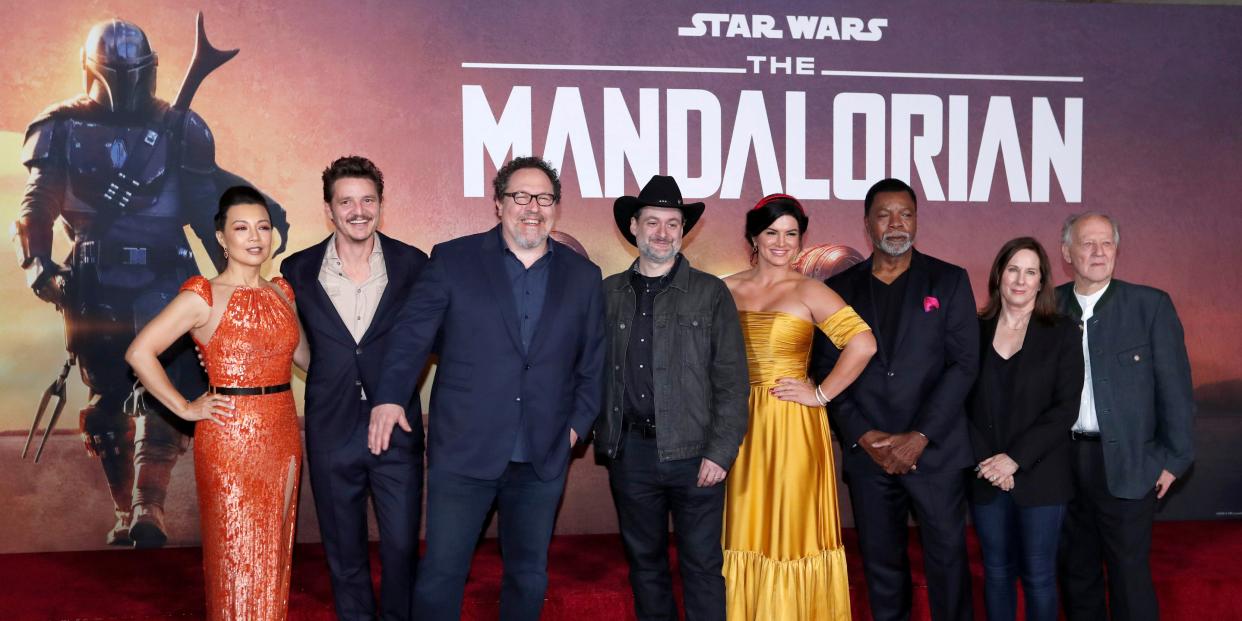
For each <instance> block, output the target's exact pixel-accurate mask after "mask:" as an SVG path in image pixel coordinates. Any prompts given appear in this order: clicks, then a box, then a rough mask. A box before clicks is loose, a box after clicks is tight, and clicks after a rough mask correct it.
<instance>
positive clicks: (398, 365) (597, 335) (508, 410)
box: [374, 226, 604, 480]
mask: <svg viewBox="0 0 1242 621" xmlns="http://www.w3.org/2000/svg"><path fill="white" fill-rule="evenodd" d="M548 243H549V244H551V245H552V256H551V257H550V259H551V264H550V265H549V270H550V271H549V273H548V288H547V293H546V297H545V298H544V305H543V313H542V315H541V316H540V318H539V322H538V325H537V326H536V328H535V334H534V337H533V339H532V340H531V344H530V351H523V348H522V341H521V334H520V326H519V324H518V319H517V311H516V303H515V302H514V300H513V289H512V287H511V286H510V284H509V280H508V277H507V274H506V272H505V268H504V263H503V261H504V258H505V257H504V250H505V248H504V241H503V239H502V238H501V235H500V227H499V226H497V227H496V228H493V229H492V230H490V231H488V232H486V233H479V234H476V235H469V236H466V237H459V238H457V239H454V240H451V241H447V242H444V243H442V244H438V245H437V246H436V247H435V248H433V249H432V251H431V260H430V262H428V264H427V267H426V269H424V270H423V273H422V275H421V276H420V277H419V279H418V282H417V283H416V284H415V286H414V290H413V292H412V293H411V295H409V296H408V297H407V298H406V300H405V304H404V305H403V306H402V308H401V310H400V312H399V314H398V316H397V320H396V321H397V323H396V326H395V327H394V329H393V330H392V333H391V334H390V336H389V337H388V338H389V346H388V355H387V357H386V358H385V361H384V367H385V369H384V374H383V376H382V378H381V379H380V383H379V389H378V391H377V392H376V393H375V400H374V401H375V403H376V404H382V403H397V404H405V403H409V401H410V395H411V394H412V393H413V391H414V381H415V379H416V378H417V376H418V373H419V371H420V370H421V369H422V367H423V363H424V360H425V359H426V358H427V354H428V353H429V352H430V351H431V348H432V345H433V343H434V342H435V341H436V339H437V335H439V338H440V342H439V351H440V359H439V364H438V367H437V368H436V373H435V380H434V384H433V386H432V391H431V412H430V413H429V444H428V451H427V458H428V464H429V466H430V467H432V468H442V469H444V470H445V471H448V472H452V473H455V474H461V475H465V476H470V477H475V478H479V479H496V478H499V477H500V475H501V474H502V473H503V472H504V470H505V468H506V467H507V466H508V464H509V458H510V457H511V456H512V454H513V447H514V442H515V439H516V437H517V435H516V434H518V433H519V432H521V433H525V434H526V447H527V450H528V455H529V456H530V458H531V462H532V465H533V466H534V468H535V473H536V474H537V475H538V476H539V477H540V478H541V479H544V480H547V479H551V478H553V477H556V476H559V475H560V474H561V473H562V472H563V471H564V469H565V467H566V466H567V465H568V463H569V452H570V450H569V429H570V427H572V428H573V429H574V430H575V431H577V432H578V437H579V438H585V437H586V435H587V434H588V433H589V432H590V431H591V426H592V425H593V424H594V422H595V417H596V416H597V415H598V414H599V410H600V400H601V395H602V392H603V367H604V295H603V287H602V283H601V278H600V270H599V267H597V266H596V265H595V264H594V263H591V262H590V261H589V260H587V259H586V258H584V257H582V256H581V255H579V254H578V253H576V252H574V251H573V250H572V249H571V248H569V247H568V246H565V245H562V244H559V243H557V242H555V241H552V240H549V241H548ZM515 404H516V406H517V407H515ZM517 408H520V411H521V418H524V419H525V424H524V425H523V424H522V421H520V420H519V416H517V415H516V414H515V412H516V411H517Z"/></svg>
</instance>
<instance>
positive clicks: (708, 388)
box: [595, 175, 750, 621]
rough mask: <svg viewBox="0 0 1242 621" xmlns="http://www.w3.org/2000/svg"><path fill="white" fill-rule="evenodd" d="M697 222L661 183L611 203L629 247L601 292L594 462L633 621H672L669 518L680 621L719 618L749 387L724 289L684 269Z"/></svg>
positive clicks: (699, 206)
mask: <svg viewBox="0 0 1242 621" xmlns="http://www.w3.org/2000/svg"><path fill="white" fill-rule="evenodd" d="M702 214H703V203H683V201H682V200H681V191H680V190H679V189H678V187H677V182H676V181H674V180H673V178H672V177H665V176H660V175H657V176H655V177H653V178H652V179H651V181H650V182H648V183H647V185H646V187H644V188H643V190H642V192H640V193H639V195H638V196H636V197H635V196H623V197H621V198H619V199H617V201H616V204H615V205H614V207H613V215H614V217H615V219H616V221H617V226H618V227H619V228H620V229H621V234H622V235H624V236H625V238H626V240H627V241H629V242H630V243H631V244H634V245H635V246H637V247H638V252H639V255H638V260H636V261H635V262H634V264H633V265H632V266H631V267H630V269H627V270H625V271H624V272H621V273H620V274H615V275H613V276H609V277H608V278H607V279H606V280H605V281H604V295H605V297H606V300H605V305H606V308H607V313H608V314H607V324H606V329H607V349H608V359H607V364H606V365H605V367H604V386H605V388H604V411H603V415H602V416H600V417H599V419H598V420H597V421H596V425H595V436H596V442H595V450H596V453H597V454H598V455H599V456H600V457H601V458H602V460H603V461H604V462H606V463H607V464H608V472H609V482H610V484H611V487H612V495H613V500H614V501H615V502H616V504H617V517H618V521H619V523H620V527H621V539H622V541H623V542H624V544H625V553H626V558H627V560H628V561H629V564H630V585H631V587H632V588H633V590H634V608H635V612H636V613H637V616H638V618H639V619H677V618H678V614H677V609H676V606H675V605H674V602H673V583H672V579H671V577H670V575H669V566H668V520H669V515H670V514H672V517H673V524H674V528H675V530H676V533H677V554H678V561H679V563H678V564H679V568H680V570H681V579H682V584H683V586H684V587H685V589H684V590H685V604H686V618H687V619H689V620H692V621H693V620H698V619H719V620H723V619H724V618H725V584H724V578H723V576H722V575H721V568H722V564H723V561H724V558H723V553H722V551H721V547H720V531H721V527H722V520H723V516H724V486H723V485H721V483H722V482H723V481H724V479H725V475H726V473H727V472H728V470H729V467H730V466H731V465H732V464H733V460H734V458H736V457H737V452H738V446H739V445H741V443H742V438H743V437H744V436H745V435H746V422H747V417H748V412H747V400H748V398H749V394H750V381H749V375H748V373H747V369H746V348H745V345H744V344H743V340H742V329H741V326H740V324H739V320H738V315H737V307H735V306H734V304H733V297H732V296H731V295H730V294H729V290H728V288H727V287H726V286H725V284H724V282H723V281H721V280H720V279H719V278H716V277H715V276H712V275H711V274H706V273H703V272H701V271H699V270H696V269H694V268H692V267H690V262H689V261H688V260H686V258H685V257H683V256H682V255H681V252H680V250H681V240H682V236H683V235H684V234H686V233H688V232H689V231H690V229H691V228H693V227H694V225H695V223H696V222H698V219H699V217H700V216H701V215H702Z"/></svg>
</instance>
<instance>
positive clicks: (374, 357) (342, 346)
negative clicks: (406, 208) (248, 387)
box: [280, 233, 427, 451]
mask: <svg viewBox="0 0 1242 621" xmlns="http://www.w3.org/2000/svg"><path fill="white" fill-rule="evenodd" d="M376 235H377V237H378V240H379V244H380V248H381V249H382V250H383V252H384V269H385V270H386V271H387V273H388V284H387V285H386V286H385V287H384V293H383V295H381V296H380V301H379V306H378V307H377V308H376V310H375V317H374V319H372V320H371V325H370V326H369V327H368V328H367V331H366V333H365V334H363V336H362V341H361V342H355V341H354V337H353V335H352V334H350V332H349V328H347V327H346V326H345V322H344V321H342V320H341V316H340V314H338V313H337V312H336V307H335V306H333V305H332V300H331V299H330V298H329V297H328V293H327V292H326V291H324V288H323V285H322V284H320V282H319V270H320V268H321V266H322V265H323V257H324V254H325V253H326V252H327V250H328V244H330V243H332V236H331V235H329V236H328V238H327V239H325V240H323V241H321V242H319V243H318V244H315V245H314V246H311V247H310V248H307V249H305V250H301V251H299V252H297V253H295V254H293V255H292V256H290V257H289V258H287V259H285V260H284V262H282V263H281V264H280V271H281V275H283V276H284V278H285V280H287V281H289V284H290V285H292V286H293V294H294V295H295V296H296V299H297V307H298V318H299V319H301V321H302V329H303V330H304V331H305V333H306V340H307V343H308V344H309V345H310V354H311V360H310V368H309V369H308V370H307V372H306V448H307V450H309V451H321V450H332V449H334V448H337V447H338V446H340V445H342V444H343V443H344V442H345V441H346V440H348V439H349V438H350V437H352V435H353V433H354V429H355V425H359V424H362V425H365V424H367V423H368V422H369V421H370V411H369V410H367V411H363V412H362V413H361V414H359V410H358V401H359V399H360V396H361V393H360V389H365V390H366V394H367V395H368V396H369V397H370V396H374V395H375V393H376V391H377V390H379V388H378V386H379V382H380V372H381V370H382V365H383V363H384V354H385V353H386V351H387V346H386V343H387V338H388V335H389V333H390V332H391V330H392V327H393V325H394V318H395V316H396V312H397V309H398V308H400V306H401V303H402V302H403V301H404V300H405V299H406V298H407V297H409V293H410V289H411V288H412V287H413V284H414V281H415V280H416V278H417V276H418V273H419V271H421V270H422V268H423V265H424V264H425V263H426V262H427V255H426V254H425V253H423V251H422V250H419V249H418V248H415V247H414V246H410V245H409V244H405V243H402V242H399V241H397V240H395V239H392V238H391V237H388V236H386V235H384V234H382V233H377V234H376ZM420 370H421V369H420ZM404 403H405V404H406V412H407V416H408V417H409V421H410V427H411V428H412V429H413V431H412V432H411V433H409V434H408V435H409V436H410V444H411V447H412V448H413V449H414V450H421V449H422V446H423V425H422V404H421V403H420V402H419V400H418V395H417V394H413V395H412V397H411V398H409V399H407V400H406V401H405V402H404ZM393 431H394V435H395V437H396V438H397V440H396V441H395V442H397V443H398V445H399V444H400V438H403V437H405V436H406V435H407V434H406V432H404V431H402V430H401V429H400V428H395V429H394V430H393Z"/></svg>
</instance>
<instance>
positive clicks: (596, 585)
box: [0, 521, 1242, 621]
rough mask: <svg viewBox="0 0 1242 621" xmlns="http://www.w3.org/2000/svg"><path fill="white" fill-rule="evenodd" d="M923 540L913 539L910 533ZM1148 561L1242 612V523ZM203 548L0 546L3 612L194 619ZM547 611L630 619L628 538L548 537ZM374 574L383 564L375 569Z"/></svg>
mask: <svg viewBox="0 0 1242 621" xmlns="http://www.w3.org/2000/svg"><path fill="white" fill-rule="evenodd" d="M845 537H846V543H847V554H848V555H849V565H850V585H851V587H852V588H851V598H852V600H853V605H854V617H855V618H860V619H861V618H867V615H866V612H867V607H866V595H865V592H864V591H865V590H864V589H863V588H862V585H863V583H862V573H861V567H860V564H859V559H858V554H857V548H856V546H855V545H854V532H853V531H852V530H851V529H847V530H846V533H845ZM912 540H914V541H917V537H912ZM1153 548H1154V549H1153V552H1152V567H1153V571H1154V573H1155V576H1156V590H1157V592H1158V595H1159V598H1160V612H1161V617H1162V618H1163V619H1166V620H1181V619H1187V620H1189V619H1196V620H1198V619H1239V618H1242V572H1239V570H1238V564H1239V562H1240V561H1242V522H1226V521H1221V522H1161V523H1158V524H1156V530H1155V537H1154V542H1153ZM911 552H912V554H913V555H914V559H913V562H914V566H915V578H914V580H915V585H916V588H915V614H914V618H915V619H926V618H928V616H927V606H926V602H927V598H926V589H925V587H922V586H920V585H922V584H924V581H923V577H922V571H921V566H922V557H921V555H920V554H919V551H918V549H917V543H916V544H914V545H913V546H912V550H911ZM971 558H972V561H973V563H972V571H973V573H974V577H975V600H976V611H977V612H981V611H982V609H983V607H982V601H981V597H982V587H981V574H980V568H979V563H978V558H979V551H978V547H977V545H976V544H975V543H974V541H973V540H972V541H971ZM201 561H202V556H201V551H200V550H199V549H198V548H178V549H167V550H152V551H139V550H118V551H102V552H57V553H48V554H8V555H0V584H2V585H3V589H0V619H4V620H5V621H19V620H20V621H26V620H29V621H36V620H37V621H44V620H50V619H90V620H92V621H95V620H106V619H127V620H137V619H170V618H176V619H196V618H200V617H201V616H202V614H203V605H202V599H203V589H202V569H201V566H200V563H201ZM549 562H550V569H551V572H552V575H551V577H550V580H549V582H550V586H549V588H548V601H547V605H546V606H545V608H544V619H549V620H552V619H589V620H590V621H606V620H609V619H630V618H632V617H633V612H632V606H631V603H630V594H629V586H628V583H627V582H626V570H625V560H624V558H623V556H622V552H621V544H620V540H619V539H617V538H616V537H615V536H611V535H590V536H588V535H583V536H564V537H558V538H556V540H555V541H553V544H552V550H551V558H550V561H549ZM293 563H294V568H293V588H292V591H293V595H292V597H291V601H290V604H289V608H290V618H291V619H295V620H301V619H308V620H309V619H314V620H318V619H323V620H325V621H330V620H331V619H333V615H332V602H331V596H330V594H329V586H328V576H327V566H326V565H325V563H324V560H323V549H322V548H321V547H320V546H318V545H300V546H298V547H297V549H296V550H295V552H294V558H293ZM377 574H378V572H377ZM499 592H500V559H499V554H498V553H497V546H496V542H495V541H494V540H489V541H487V542H485V543H484V545H483V546H482V548H481V549H480V550H479V553H478V554H477V556H476V557H475V563H474V570H473V573H472V574H471V579H470V584H469V585H468V586H467V591H466V613H465V615H464V617H463V618H466V619H495V618H496V616H497V598H498V594H499Z"/></svg>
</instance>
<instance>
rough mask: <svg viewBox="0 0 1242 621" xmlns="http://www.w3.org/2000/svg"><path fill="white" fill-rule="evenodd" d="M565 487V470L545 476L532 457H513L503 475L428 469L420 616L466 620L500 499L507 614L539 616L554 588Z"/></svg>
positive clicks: (518, 618) (417, 594)
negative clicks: (551, 551) (477, 558)
mask: <svg viewBox="0 0 1242 621" xmlns="http://www.w3.org/2000/svg"><path fill="white" fill-rule="evenodd" d="M567 470H568V469H567ZM564 489H565V472H561V474H560V476H558V477H556V478H554V479H550V480H547V481H543V480H541V479H539V477H538V476H536V475H535V469H534V468H533V467H531V465H530V464H528V463H517V462H510V463H509V467H508V468H507V469H506V470H505V472H504V473H503V474H501V475H500V478H499V479H476V478H473V477H468V476H464V475H460V474H454V473H452V472H447V471H445V470H443V469H441V468H436V467H435V466H434V465H433V466H432V467H430V468H428V469H427V551H426V553H425V554H424V555H423V560H422V562H421V563H420V565H419V572H418V582H417V583H416V584H415V587H414V617H415V618H416V619H421V620H423V621H439V620H453V621H456V620H457V619H460V618H461V603H462V595H463V594H464V592H465V587H466V578H467V576H469V574H470V562H471V560H472V559H473V558H474V548H475V545H476V544H477V543H478V541H479V536H480V535H481V534H482V530H483V520H484V518H486V517H487V513H488V511H489V510H490V509H491V507H492V503H493V502H495V503H496V504H497V510H496V513H497V519H498V520H499V522H500V529H499V531H500V533H499V534H500V553H501V556H502V557H503V559H504V576H503V578H502V580H501V585H500V618H501V620H502V621H537V620H538V619H539V614H540V612H541V611H542V609H543V596H544V592H545V591H546V590H547V588H548V543H549V542H550V541H551V540H552V527H553V526H554V524H555V522H556V509H557V506H558V505H559V504H560V500H561V492H562V491H564Z"/></svg>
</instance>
